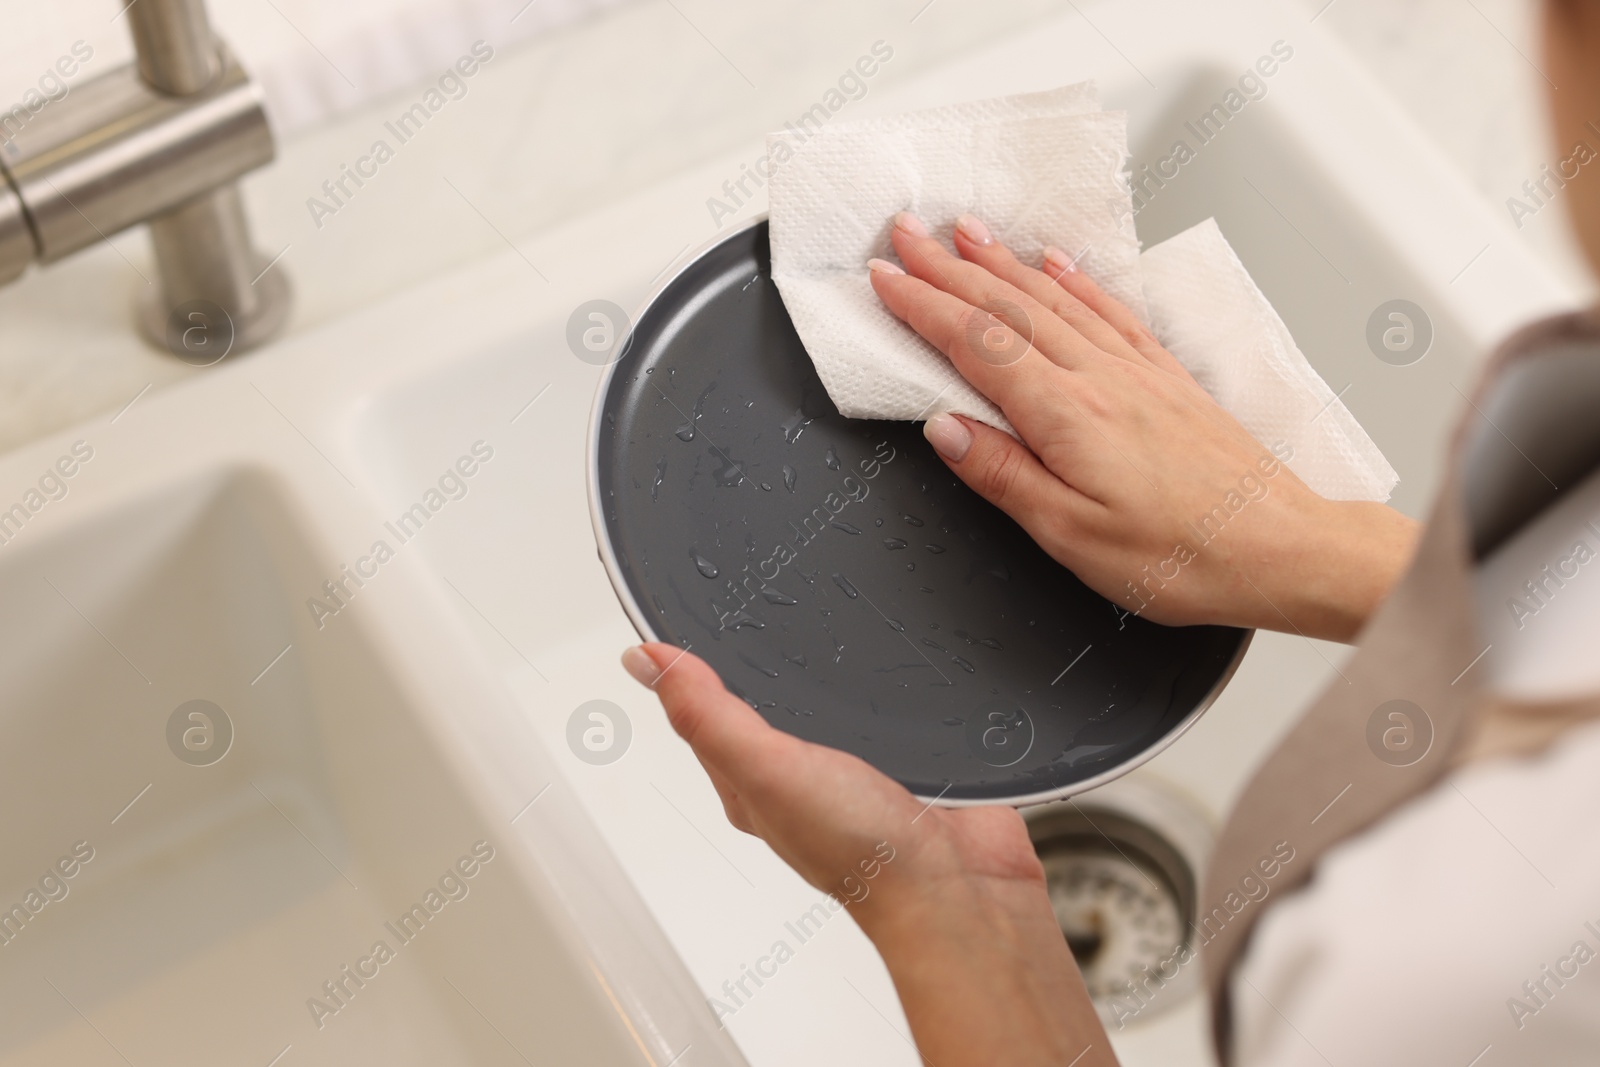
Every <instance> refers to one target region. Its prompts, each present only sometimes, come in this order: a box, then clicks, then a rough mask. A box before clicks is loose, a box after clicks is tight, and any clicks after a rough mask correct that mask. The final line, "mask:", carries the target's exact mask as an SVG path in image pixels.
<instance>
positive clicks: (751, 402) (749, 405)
mask: <svg viewBox="0 0 1600 1067" xmlns="http://www.w3.org/2000/svg"><path fill="white" fill-rule="evenodd" d="M744 406H745V407H747V408H753V407H755V406H756V402H755V401H754V400H746V401H745V402H744Z"/></svg>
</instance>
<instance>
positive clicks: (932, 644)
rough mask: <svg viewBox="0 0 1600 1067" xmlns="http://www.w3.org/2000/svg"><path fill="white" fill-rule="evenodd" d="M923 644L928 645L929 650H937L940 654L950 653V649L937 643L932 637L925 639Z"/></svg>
mask: <svg viewBox="0 0 1600 1067" xmlns="http://www.w3.org/2000/svg"><path fill="white" fill-rule="evenodd" d="M922 643H923V644H925V645H927V646H928V647H929V648H936V649H938V650H939V651H940V652H949V651H950V650H949V649H948V648H945V647H944V646H943V645H941V644H940V643H939V642H937V641H935V640H934V639H933V638H931V637H924V638H923V639H922Z"/></svg>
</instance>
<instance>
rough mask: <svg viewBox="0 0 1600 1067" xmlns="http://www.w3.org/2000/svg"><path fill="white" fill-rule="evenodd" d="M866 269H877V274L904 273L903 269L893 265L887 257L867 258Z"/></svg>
mask: <svg viewBox="0 0 1600 1067" xmlns="http://www.w3.org/2000/svg"><path fill="white" fill-rule="evenodd" d="M867 269H868V270H871V271H877V272H878V273H879V274H904V273H905V271H903V270H901V269H900V268H899V267H897V266H895V265H894V264H893V263H890V262H889V261H888V260H887V259H876V258H874V259H869V260H867Z"/></svg>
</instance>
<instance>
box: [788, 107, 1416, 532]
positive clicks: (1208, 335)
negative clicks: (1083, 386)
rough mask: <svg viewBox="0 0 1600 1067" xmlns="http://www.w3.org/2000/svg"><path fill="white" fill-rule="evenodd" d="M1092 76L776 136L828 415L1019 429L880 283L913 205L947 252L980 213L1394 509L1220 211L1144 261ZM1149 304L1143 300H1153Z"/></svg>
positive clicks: (1276, 432)
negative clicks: (878, 266)
mask: <svg viewBox="0 0 1600 1067" xmlns="http://www.w3.org/2000/svg"><path fill="white" fill-rule="evenodd" d="M1098 108H1099V97H1098V94H1097V93H1096V91H1095V87H1094V84H1093V83H1092V82H1084V83H1080V84H1078V85H1071V86H1066V87H1064V88H1062V89H1056V90H1052V91H1050V92H1044V93H1029V94H1024V95H1020V96H1010V97H1001V98H998V99H993V100H980V101H973V102H970V103H964V104H955V105H951V106H948V107H942V108H934V109H931V110H927V111H918V112H911V113H909V114H904V115H893V116H887V117H877V118H869V119H863V120H860V121H857V122H850V123H839V124H836V125H829V126H826V127H823V128H822V129H820V130H817V131H814V132H810V131H795V130H792V129H791V130H788V131H785V132H783V133H775V134H769V135H768V138H767V148H768V155H769V159H770V161H771V170H772V176H771V180H770V183H769V186H768V190H769V196H770V203H771V234H772V277H773V281H774V282H775V283H776V284H777V286H778V290H779V292H780V293H781V294H782V296H783V301H784V306H785V307H786V308H787V309H788V311H789V315H790V318H792V319H793V320H794V323H795V328H796V329H797V331H798V332H799V334H800V338H801V340H802V341H803V342H804V343H805V346H806V350H807V352H808V353H810V355H811V359H812V361H813V363H814V364H815V365H816V368H817V374H818V376H819V377H820V378H821V379H822V383H823V385H824V387H826V388H827V390H828V395H829V397H831V398H832V400H833V402H834V404H835V406H837V407H838V408H839V410H840V412H841V413H842V414H844V415H846V416H848V417H851V418H879V419H910V420H915V419H925V418H928V417H929V416H931V415H933V414H935V413H937V412H942V411H949V412H956V413H958V414H962V415H968V416H971V417H972V418H975V419H978V420H980V421H982V422H986V423H988V424H990V425H992V426H997V427H999V428H1001V429H1003V430H1006V431H1007V432H1011V433H1014V432H1015V431H1014V430H1012V427H1011V425H1010V423H1009V422H1007V421H1006V419H1005V417H1004V416H1003V415H1002V414H1001V412H1000V411H999V409H998V408H997V407H996V406H995V405H994V404H992V403H991V402H990V401H989V400H988V399H986V398H985V397H984V396H983V395H982V394H980V393H979V392H978V391H977V390H975V389H973V388H972V387H971V386H970V385H968V384H967V383H966V382H965V381H964V380H963V379H962V378H961V376H960V375H959V374H958V373H957V372H956V370H955V368H954V367H953V366H952V365H951V363H950V361H949V360H947V359H946V358H945V357H944V356H943V355H942V354H941V353H940V352H939V351H938V350H937V349H935V348H934V347H933V346H932V345H930V344H928V343H927V342H926V341H924V340H923V339H922V338H921V337H919V336H918V335H917V334H916V333H915V331H913V330H912V329H911V328H910V327H908V326H906V325H905V324H904V323H902V322H901V321H900V320H899V319H897V318H895V317H894V315H893V314H891V313H890V312H889V310H888V309H887V308H885V307H884V306H883V303H882V301H880V300H879V299H878V296H877V294H876V293H874V292H873V290H872V286H871V283H870V281H869V280H868V271H867V267H866V261H867V260H868V259H869V258H871V257H873V256H880V257H884V258H892V257H893V256H894V251H893V248H892V246H891V245H890V243H889V231H890V226H891V225H892V224H891V222H890V220H891V218H892V216H893V215H894V214H895V212H897V211H902V210H909V211H912V212H914V213H916V214H917V215H918V216H920V217H921V218H922V219H923V221H924V222H926V223H927V224H928V228H929V230H930V231H932V233H933V234H934V236H935V237H938V238H940V239H941V240H943V241H944V242H945V244H946V245H947V246H949V245H950V244H951V234H952V231H953V230H954V226H955V219H956V217H957V216H958V215H960V214H962V213H964V212H971V213H972V214H974V215H977V216H978V217H979V218H981V219H983V220H984V221H985V222H986V223H988V224H989V225H990V227H991V228H993V229H994V230H995V231H996V233H997V235H998V236H1000V238H1001V239H1002V240H1004V241H1005V242H1006V244H1007V246H1008V247H1010V248H1011V249H1012V250H1013V251H1014V252H1016V254H1017V255H1018V257H1019V258H1021V259H1022V260H1023V261H1024V262H1038V261H1039V260H1040V259H1041V258H1042V253H1043V249H1044V246H1045V245H1048V244H1054V245H1056V246H1058V247H1060V248H1064V249H1066V250H1067V251H1069V252H1071V253H1073V254H1074V255H1078V256H1079V257H1080V258H1079V260H1078V265H1079V267H1080V269H1082V270H1083V271H1084V272H1085V273H1087V274H1088V275H1089V276H1090V277H1092V278H1093V279H1094V280H1095V281H1096V282H1098V283H1099V284H1100V286H1101V288H1103V289H1104V290H1105V291H1106V292H1107V293H1109V294H1110V295H1112V296H1114V297H1116V298H1117V299H1118V300H1121V301H1122V302H1123V303H1124V304H1126V305H1127V306H1128V307H1129V308H1130V309H1132V310H1133V311H1134V313H1135V314H1136V315H1137V316H1138V317H1139V318H1140V319H1141V320H1143V321H1145V322H1147V323H1149V324H1150V326H1151V328H1152V329H1153V330H1154V331H1155V334H1156V336H1157V337H1158V338H1160V339H1161V341H1162V343H1163V344H1164V345H1166V346H1167V348H1168V349H1169V350H1170V351H1171V352H1172V354H1173V355H1174V356H1175V357H1177V359H1178V360H1179V361H1180V362H1181V363H1183V364H1184V366H1186V367H1187V368H1188V369H1189V371H1190V373H1192V374H1194V375H1195V377H1196V379H1197V380H1198V381H1199V382H1200V384H1201V385H1202V386H1203V387H1204V388H1205V389H1206V390H1207V391H1208V392H1210V393H1211V395H1212V396H1213V397H1215V398H1216V400H1217V402H1218V403H1219V404H1221V405H1222V407H1223V408H1225V409H1226V410H1227V411H1229V412H1230V413H1231V414H1232V415H1233V416H1234V417H1235V418H1237V419H1238V420H1239V421H1240V423H1242V424H1243V425H1244V427H1245V428H1246V429H1247V430H1249V431H1250V432H1251V433H1252V434H1254V435H1255V436H1256V437H1257V438H1258V439H1260V440H1261V441H1263V442H1264V443H1266V444H1269V445H1271V444H1275V443H1277V442H1284V443H1286V444H1288V445H1289V446H1290V447H1291V448H1292V450H1293V454H1294V458H1293V459H1292V460H1290V461H1289V463H1288V466H1289V468H1290V469H1291V470H1293V471H1294V472H1295V473H1296V474H1297V475H1298V476H1299V477H1300V478H1302V479H1303V480H1304V481H1305V482H1306V483H1307V484H1308V485H1310V486H1311V488H1312V489H1313V490H1315V491H1316V492H1318V493H1319V494H1321V495H1323V496H1325V497H1328V498H1330V499H1336V500H1345V499H1365V500H1387V499H1388V498H1389V494H1390V492H1391V491H1392V490H1393V488H1394V486H1395V484H1396V483H1397V482H1398V481H1399V478H1398V476H1397V475H1396V474H1395V472H1394V469H1393V468H1392V467H1390V466H1389V464H1388V462H1387V461H1386V460H1385V459H1384V458H1383V454H1382V453H1381V452H1379V450H1378V448H1377V446H1376V445H1375V444H1373V442H1372V440H1371V438H1369V437H1368V436H1367V434H1366V432H1365V431H1364V430H1362V428H1361V426H1360V424H1359V423H1357V422H1356V420H1355V417H1354V416H1352V415H1351V414H1350V412H1349V410H1348V409H1346V408H1345V406H1344V404H1343V403H1342V402H1341V401H1340V400H1339V399H1338V397H1337V396H1335V395H1334V393H1333V391H1332V390H1331V389H1329V388H1328V386H1327V383H1325V382H1324V381H1323V380H1322V379H1321V377H1319V376H1318V375H1317V373H1316V371H1315V370H1313V369H1312V368H1311V365H1310V364H1309V363H1308V362H1307V361H1306V359H1305V357H1304V355H1302V354H1301V352H1300V350H1299V348H1297V347H1296V346H1295V343H1294V339H1293V338H1292V337H1291V336H1290V335H1289V331H1288V329H1287V328H1286V327H1285V326H1284V324H1283V321H1282V320H1281V319H1280V318H1279V317H1278V315H1277V313H1276V312H1275V311H1273V309H1272V306H1271V305H1270V304H1269V303H1268V302H1267V300H1266V298H1265V297H1264V296H1263V295H1262V294H1261V291H1260V290H1259V289H1258V288H1257V287H1256V285H1255V283H1254V282H1253V281H1251V279H1250V276H1249V274H1248V273H1247V272H1246V271H1245V269H1244V265H1243V264H1242V263H1240V262H1239V258H1238V257H1237V256H1236V255H1235V254H1234V252H1233V249H1232V248H1230V247H1229V246H1228V243H1227V241H1226V240H1224V239H1223V236H1222V233H1221V231H1220V230H1219V229H1218V228H1217V226H1216V223H1215V222H1214V221H1212V220H1207V221H1206V222H1204V223H1201V224H1200V225H1198V226H1196V227H1194V228H1193V229H1191V230H1188V231H1186V232H1185V233H1182V234H1180V235H1178V236H1177V237H1174V238H1172V239H1171V240H1170V241H1166V242H1164V243H1163V244H1161V245H1158V246H1157V247H1155V248H1152V249H1150V250H1149V251H1148V252H1146V253H1145V254H1144V255H1143V256H1140V255H1139V251H1138V248H1139V244H1138V238H1137V236H1136V234H1135V233H1134V231H1133V224H1132V217H1133V207H1132V200H1131V196H1130V194H1129V191H1128V186H1127V182H1126V180H1125V178H1124V176H1123V166H1124V163H1125V160H1126V158H1127V132H1126V119H1125V116H1124V115H1123V114H1122V113H1120V112H1106V111H1100V110H1098ZM1147 304H1148V306H1147Z"/></svg>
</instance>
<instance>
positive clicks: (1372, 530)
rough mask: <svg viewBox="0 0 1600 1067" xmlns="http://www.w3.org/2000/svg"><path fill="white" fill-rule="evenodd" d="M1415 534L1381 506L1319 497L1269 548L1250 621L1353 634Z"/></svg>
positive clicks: (1400, 569) (1411, 547) (1308, 632)
mask: <svg viewBox="0 0 1600 1067" xmlns="http://www.w3.org/2000/svg"><path fill="white" fill-rule="evenodd" d="M1420 533H1421V526H1420V525H1419V524H1418V523H1417V522H1416V521H1415V520H1413V519H1410V518H1407V517H1406V516H1404V515H1402V514H1400V513H1399V512H1398V511H1395V510H1394V509H1393V508H1390V507H1387V506H1386V505H1383V504H1377V503H1373V502H1370V501H1359V500H1352V501H1340V500H1323V499H1321V498H1317V499H1316V502H1315V503H1314V504H1313V505H1312V506H1310V507H1308V508H1306V509H1304V511H1303V513H1302V514H1301V515H1300V516H1299V522H1298V524H1297V528H1296V529H1294V530H1290V531H1284V532H1283V533H1282V534H1280V541H1281V546H1280V547H1278V548H1275V549H1274V550H1271V551H1269V552H1268V553H1266V555H1267V556H1268V557H1269V558H1270V559H1271V565H1270V566H1268V567H1266V568H1264V569H1263V578H1262V579H1260V580H1258V581H1256V582H1255V583H1254V584H1255V589H1253V590H1251V592H1253V593H1255V594H1256V595H1255V597H1254V600H1255V610H1254V611H1253V612H1252V617H1253V618H1254V620H1255V621H1254V623H1253V624H1254V625H1255V626H1258V627H1260V628H1264V629H1270V630H1282V631H1287V632H1289V633H1299V634H1303V635H1304V636H1307V637H1317V638H1322V639H1325V640H1330V641H1344V642H1349V641H1352V640H1354V638H1355V636H1356V635H1357V634H1358V633H1360V631H1361V629H1362V628H1363V627H1364V626H1365V625H1366V623H1367V620H1368V619H1369V618H1371V616H1372V613H1373V612H1374V611H1376V610H1377V608H1378V605H1379V604H1381V603H1382V602H1383V600H1384V598H1385V597H1387V596H1388V595H1389V592H1390V591H1391V590H1392V589H1393V588H1394V586H1395V584H1396V583H1398V582H1399V580H1400V577H1401V576H1402V575H1403V574H1404V573H1405V570H1406V568H1407V567H1408V566H1409V565H1410V562H1411V557H1412V554H1413V553H1414V551H1415V550H1416V545H1417V540H1418V537H1419V536H1420ZM1247 599H1249V598H1247Z"/></svg>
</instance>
